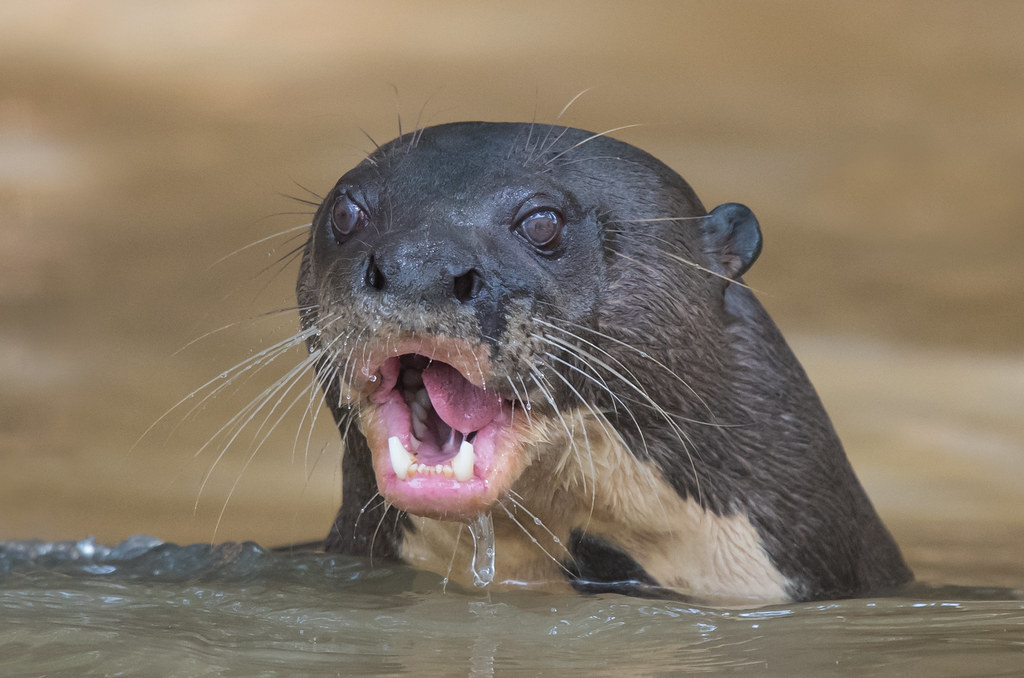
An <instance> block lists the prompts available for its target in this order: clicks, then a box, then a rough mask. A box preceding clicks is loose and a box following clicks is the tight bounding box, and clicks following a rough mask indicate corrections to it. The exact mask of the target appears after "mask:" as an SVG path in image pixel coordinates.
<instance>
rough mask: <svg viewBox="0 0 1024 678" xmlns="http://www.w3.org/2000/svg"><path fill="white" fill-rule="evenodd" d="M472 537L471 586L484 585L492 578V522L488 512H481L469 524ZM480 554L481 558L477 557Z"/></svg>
mask: <svg viewBox="0 0 1024 678" xmlns="http://www.w3.org/2000/svg"><path fill="white" fill-rule="evenodd" d="M469 534H470V535H472V537H473V560H472V562H471V563H470V567H471V568H472V570H473V586H476V587H480V588H482V587H484V586H487V585H488V584H490V583H491V582H492V581H493V580H494V523H493V522H492V520H491V514H490V513H481V514H480V515H478V516H477V517H476V520H474V521H473V522H472V523H471V524H470V525H469ZM477 555H481V556H482V557H481V558H479V559H478V558H477Z"/></svg>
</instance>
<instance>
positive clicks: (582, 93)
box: [555, 87, 591, 120]
mask: <svg viewBox="0 0 1024 678" xmlns="http://www.w3.org/2000/svg"><path fill="white" fill-rule="evenodd" d="M590 90H591V88H590V87H587V88H585V89H582V90H580V93H579V94H577V95H576V96H574V97H573V98H572V99H569V103H567V104H566V105H565V106H563V107H562V110H560V111H559V112H558V115H556V116H555V120H558V119H559V118H561V117H562V116H563V115H565V112H566V111H568V110H569V107H570V106H572V105H573V104H574V103H576V100H577V99H579V98H580V97H581V96H583V95H584V94H586V93H587V92H589V91H590Z"/></svg>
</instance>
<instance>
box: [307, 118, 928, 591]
mask: <svg viewBox="0 0 1024 678" xmlns="http://www.w3.org/2000/svg"><path fill="white" fill-rule="evenodd" d="M760 250H761V232H760V228H759V226H758V223H757V220H756V219H755V218H754V216H753V214H752V213H751V212H750V210H748V209H747V208H746V207H743V206H741V205H737V204H726V205H722V206H719V207H717V208H715V209H713V210H711V212H710V213H709V212H707V211H706V210H705V208H704V206H703V205H702V204H701V202H700V200H699V199H698V198H697V196H696V194H695V193H694V192H693V190H692V189H691V188H690V186H689V185H688V184H687V183H686V182H685V181H684V180H683V179H682V178H681V177H680V176H679V175H678V174H677V173H676V172H674V171H673V170H671V169H670V168H669V167H667V166H666V165H664V164H663V163H661V162H660V161H659V160H657V159H656V158H654V157H652V156H651V155H649V154H647V153H645V152H644V151H642V150H639V149H637V148H635V147H633V146H630V145H628V144H625V143H623V142H620V141H617V140H615V139H612V138H609V137H607V136H604V135H596V134H592V133H590V132H585V131H582V130H577V129H571V128H565V127H555V126H544V125H535V124H513V123H507V124H505V123H456V124H450V125H442V126H439V127H431V128H426V129H422V130H418V131H416V132H414V133H409V134H405V135H403V136H401V137H400V138H398V139H396V140H394V141H393V142H391V143H389V144H387V145H384V146H382V147H380V148H378V149H377V151H376V152H375V153H373V154H371V155H370V156H369V157H368V158H367V159H366V160H365V161H363V162H362V163H360V164H359V165H358V166H357V167H355V168H354V169H352V170H351V171H350V172H348V173H347V174H345V175H344V176H343V177H342V178H341V179H340V180H339V182H338V183H337V185H336V186H335V187H334V189H333V190H332V191H331V192H330V194H329V195H328V196H327V198H326V199H325V200H324V202H323V204H322V205H321V206H320V208H319V210H318V211H317V213H316V216H315V218H314V220H313V223H312V228H311V232H310V237H309V240H308V242H307V244H306V248H305V251H304V254H303V259H302V266H301V272H300V276H299V282H298V299H299V304H300V309H301V316H302V328H303V331H304V333H305V336H306V337H307V342H308V345H309V349H310V352H311V357H312V360H314V361H315V362H316V376H317V379H318V381H319V383H320V385H321V386H322V388H323V390H324V393H325V400H326V404H327V406H328V407H329V408H330V410H331V412H332V413H333V415H334V419H335V421H336V422H337V424H338V427H339V430H340V432H341V435H342V438H343V441H344V454H343V458H342V482H343V494H342V506H341V509H340V511H339V513H338V515H337V518H336V520H335V523H334V525H333V527H332V529H331V531H330V534H329V535H328V537H327V540H326V542H325V547H326V548H327V549H328V550H331V551H339V552H344V553H351V554H357V555H367V556H372V557H377V558H381V557H393V558H402V559H404V560H405V561H407V562H410V563H414V564H418V565H421V566H423V567H425V568H428V569H433V570H436V571H438V572H440V573H442V574H446V573H448V572H449V571H450V572H451V574H452V576H454V577H458V575H459V573H460V572H464V571H465V570H466V569H467V567H468V559H469V557H470V554H471V552H472V544H471V540H470V535H469V532H468V530H466V529H464V524H465V523H466V522H468V521H470V520H472V519H473V517H474V516H476V515H477V514H479V513H482V512H490V514H491V516H492V518H493V520H494V529H495V535H496V561H495V570H496V581H502V582H506V583H508V584H523V585H534V584H543V585H548V586H550V585H555V584H557V583H558V582H563V585H571V586H573V587H575V588H577V589H581V590H618V591H625V592H634V593H635V592H643V591H671V592H674V593H676V594H680V595H685V596H688V597H692V598H694V599H698V600H705V601H712V602H726V601H741V602H742V601H752V600H753V601H772V600H786V599H798V600H803V599H812V598H826V597H829V598H835V597H846V596H855V595H862V594H865V593H867V592H869V591H878V590H882V589H887V588H890V587H893V586H896V585H899V584H901V583H903V582H906V581H907V580H908V579H909V578H910V573H909V571H908V570H907V568H906V565H905V564H904V562H903V560H902V558H901V556H900V553H899V550H898V548H897V547H896V545H895V544H894V542H893V541H892V539H891V537H890V536H889V534H888V532H887V531H886V529H885V527H884V526H883V525H882V523H881V521H880V520H879V518H878V516H877V515H876V513H875V511H874V509H873V508H872V506H871V504H870V502H869V500H868V498H867V496H866V495H865V493H864V491H863V489H862V487H861V486H860V484H859V482H858V481H857V478H856V477H855V475H854V473H853V470H852V469H851V467H850V465H849V463H848V461H847V460H846V457H845V454H844V452H843V450H842V447H841V445H840V443H839V440H838V438H837V437H836V434H835V432H834V430H833V428H832V425H831V423H830V422H829V419H828V416H827V415H826V414H825V412H824V410H823V408H822V406H821V403H820V401H819V400H818V397H817V395H816V394H815V392H814V390H813V388H812V386H811V384H810V383H809V381H808V379H807V377H806V375H805V374H804V371H803V370H802V368H801V367H800V365H799V363H798V362H797V361H796V359H795V358H794V356H793V355H792V353H791V352H790V350H789V348H788V346H787V345H786V343H785V341H784V340H783V338H782V336H781V335H780V334H779V331H778V330H777V329H776V327H775V325H774V324H773V323H772V321H771V319H770V318H769V317H768V315H767V314H766V312H765V311H764V309H763V308H762V307H761V305H760V304H759V303H758V301H757V300H756V299H755V297H754V295H753V294H752V293H751V291H750V290H749V289H748V288H747V287H746V286H745V285H743V283H742V278H741V276H742V274H743V273H744V272H745V271H746V270H747V269H748V268H749V267H750V266H751V265H752V264H753V263H754V261H755V259H756V258H757V256H758V254H759V253H760ZM466 445H468V446H469V448H468V449H470V452H465V453H464V451H465V450H466V449H467V448H466V447H465V446H466ZM459 455H462V456H459ZM467 455H468V456H467ZM467 460H468V461H467Z"/></svg>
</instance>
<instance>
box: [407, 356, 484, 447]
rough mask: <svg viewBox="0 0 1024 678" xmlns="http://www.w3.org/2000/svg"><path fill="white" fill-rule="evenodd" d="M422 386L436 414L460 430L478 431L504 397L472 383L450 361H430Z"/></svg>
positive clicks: (424, 373)
mask: <svg viewBox="0 0 1024 678" xmlns="http://www.w3.org/2000/svg"><path fill="white" fill-rule="evenodd" d="M423 385H424V386H425V387H426V388H427V395H429V396H430V402H431V403H432V404H433V405H434V411H435V412H437V416H439V417H441V419H442V420H444V423H446V424H448V425H449V426H451V427H452V428H453V429H455V430H456V431H458V432H459V433H463V434H466V433H471V432H473V431H479V430H480V429H482V428H483V427H484V426H487V424H489V423H491V422H492V421H493V420H494V418H495V417H497V416H498V412H500V411H501V396H499V395H497V394H496V393H495V392H493V391H485V390H483V389H482V388H480V387H478V386H474V385H473V384H471V383H469V382H468V381H467V380H466V378H465V377H463V376H462V375H461V374H459V371H458V370H456V369H455V368H454V367H452V366H451V365H448V364H447V363H442V362H436V361H435V362H432V363H430V365H428V366H427V368H426V369H425V370H423Z"/></svg>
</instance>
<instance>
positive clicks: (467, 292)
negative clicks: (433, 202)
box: [362, 247, 486, 304]
mask: <svg viewBox="0 0 1024 678" xmlns="http://www.w3.org/2000/svg"><path fill="white" fill-rule="evenodd" d="M454 259H455V257H442V256H438V253H437V252H433V253H432V252H431V251H430V248H428V247H422V248H420V249H419V251H418V252H417V251H415V250H414V249H412V248H408V247H403V248H400V249H399V251H398V252H396V253H395V255H394V256H388V255H387V254H385V253H378V252H376V251H373V252H370V253H369V254H368V255H367V256H366V259H365V262H364V264H363V267H362V288H363V291H364V293H367V294H374V293H388V294H395V295H398V296H403V297H405V298H407V299H410V300H416V301H421V302H426V301H444V300H448V299H454V300H455V301H457V302H459V303H460V304H466V303H470V302H472V301H473V300H474V299H476V298H477V297H479V296H480V294H481V293H482V292H483V290H484V288H485V286H486V285H485V284H484V277H483V275H482V273H481V272H480V270H479V269H478V268H476V267H475V266H473V265H467V264H465V263H461V262H456V261H454Z"/></svg>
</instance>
